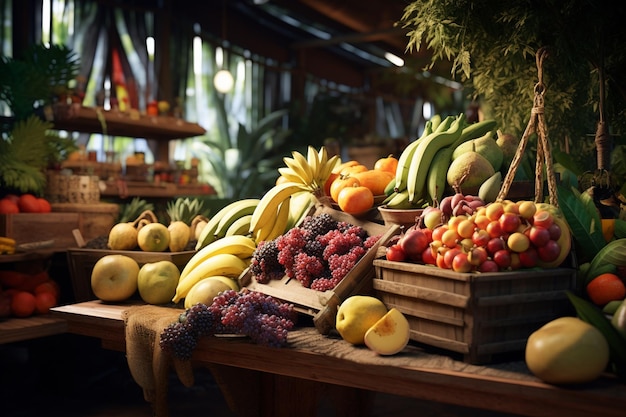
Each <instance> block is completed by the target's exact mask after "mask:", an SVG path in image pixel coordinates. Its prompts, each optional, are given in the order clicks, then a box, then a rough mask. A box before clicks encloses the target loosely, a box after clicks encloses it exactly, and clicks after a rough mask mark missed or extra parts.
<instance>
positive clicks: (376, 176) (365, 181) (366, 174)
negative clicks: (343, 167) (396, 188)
mask: <svg viewBox="0 0 626 417" xmlns="http://www.w3.org/2000/svg"><path fill="white" fill-rule="evenodd" d="M351 176H352V177H354V178H356V179H358V180H359V183H360V184H361V185H362V186H364V187H367V188H369V189H370V190H372V193H373V194H374V195H375V196H377V195H383V194H385V187H386V186H387V184H389V181H391V180H392V179H394V178H395V174H392V173H391V172H389V171H381V170H377V169H369V170H367V171H363V172H357V173H355V174H351Z"/></svg>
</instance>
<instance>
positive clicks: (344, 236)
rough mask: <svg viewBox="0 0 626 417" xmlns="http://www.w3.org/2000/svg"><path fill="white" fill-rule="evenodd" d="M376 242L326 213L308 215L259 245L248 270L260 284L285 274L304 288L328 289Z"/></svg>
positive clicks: (363, 230) (364, 233) (355, 228)
mask: <svg viewBox="0 0 626 417" xmlns="http://www.w3.org/2000/svg"><path fill="white" fill-rule="evenodd" d="M379 239H380V236H368V234H367V231H366V230H365V229H363V228H362V227H360V226H354V225H351V224H349V223H347V222H342V221H338V220H335V219H333V217H332V216H331V215H330V214H328V213H322V214H319V215H317V216H308V217H306V218H305V219H304V220H303V222H302V224H301V225H300V226H299V227H294V228H292V229H290V230H289V231H287V232H286V233H285V234H283V235H282V236H279V237H278V238H276V239H275V240H273V241H269V242H262V243H261V244H260V245H259V247H258V248H257V250H256V251H255V253H254V254H253V255H252V262H251V265H250V271H251V272H252V274H254V276H255V278H256V280H257V282H259V283H262V284H266V283H268V282H270V281H271V280H272V279H281V278H282V277H284V276H285V275H286V276H288V277H289V278H295V279H296V280H298V281H299V282H300V283H301V284H302V285H303V286H304V287H306V288H311V289H314V290H318V291H326V290H331V289H333V288H335V287H336V286H337V284H338V283H339V282H340V281H341V280H342V279H343V278H345V276H346V275H347V274H348V272H350V270H351V269H352V268H353V267H354V265H356V263H357V262H358V261H359V259H361V258H362V257H363V255H365V253H367V251H368V249H370V248H371V247H373V246H374V244H375V243H376V242H377V241H378V240H379Z"/></svg>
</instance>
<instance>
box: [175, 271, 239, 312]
mask: <svg viewBox="0 0 626 417" xmlns="http://www.w3.org/2000/svg"><path fill="white" fill-rule="evenodd" d="M231 289H232V288H231V286H230V285H229V284H227V283H226V282H224V281H222V280H220V279H217V278H216V277H207V278H204V279H202V280H200V281H198V282H197V283H195V284H194V286H193V287H191V289H190V290H189V292H188V293H187V296H186V297H185V308H190V307H191V306H193V305H195V304H198V303H202V304H206V305H211V304H212V303H213V299H214V298H215V297H216V296H217V295H218V294H219V293H221V292H223V291H228V290H231Z"/></svg>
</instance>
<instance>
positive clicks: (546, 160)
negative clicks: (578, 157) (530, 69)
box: [497, 47, 558, 206]
mask: <svg viewBox="0 0 626 417" xmlns="http://www.w3.org/2000/svg"><path fill="white" fill-rule="evenodd" d="M547 57H548V51H547V49H546V48H545V47H544V48H539V50H538V51H537V55H536V61H537V75H538V79H537V80H538V81H537V84H535V88H534V92H535V95H534V98H533V108H532V110H531V112H530V120H529V121H528V125H527V126H526V129H525V131H524V134H523V135H522V138H521V140H520V143H519V146H518V147H517V152H516V153H515V156H514V157H513V160H512V161H511V165H510V167H509V170H508V172H507V173H506V176H505V177H504V181H503V182H502V188H501V189H500V193H499V194H498V197H497V200H498V201H502V200H504V198H505V197H506V196H507V194H508V193H509V189H510V187H511V184H512V183H513V179H514V177H515V172H516V171H517V168H518V167H519V165H520V163H521V161H522V158H523V156H524V151H525V150H526V145H527V144H528V139H529V138H530V136H531V135H532V134H533V133H536V134H537V162H536V175H535V202H543V181H544V175H543V172H544V170H543V168H544V166H545V168H546V174H547V177H548V192H549V194H550V196H549V197H550V200H549V202H550V204H552V205H554V206H558V196H557V186H556V176H555V174H554V168H553V166H552V152H551V150H550V142H549V141H548V129H547V128H546V122H545V116H544V99H543V95H544V93H545V91H546V88H545V85H544V83H543V63H544V60H545V59H546V58H547Z"/></svg>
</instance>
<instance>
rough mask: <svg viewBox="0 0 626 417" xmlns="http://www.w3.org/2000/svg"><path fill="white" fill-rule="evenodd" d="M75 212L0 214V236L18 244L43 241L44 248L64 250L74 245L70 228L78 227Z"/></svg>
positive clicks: (74, 241)
mask: <svg viewBox="0 0 626 417" xmlns="http://www.w3.org/2000/svg"><path fill="white" fill-rule="evenodd" d="M78 220H79V219H78V214H77V213H54V212H52V213H15V214H0V236H6V237H10V238H13V239H15V240H16V242H17V244H18V245H21V244H26V243H36V242H45V243H49V244H46V245H45V247H46V248H52V249H54V250H60V251H64V250H66V249H67V248H68V247H72V246H76V240H75V239H74V235H73V234H72V230H74V229H76V228H78Z"/></svg>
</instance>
